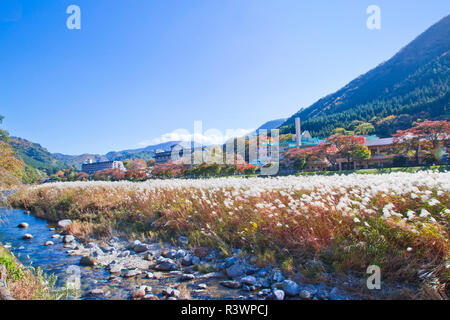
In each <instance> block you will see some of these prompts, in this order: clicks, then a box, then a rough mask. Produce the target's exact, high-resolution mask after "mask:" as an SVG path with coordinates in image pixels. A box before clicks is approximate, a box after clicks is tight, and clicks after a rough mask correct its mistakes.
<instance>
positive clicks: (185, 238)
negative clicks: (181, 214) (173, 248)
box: [178, 236, 189, 245]
mask: <svg viewBox="0 0 450 320" xmlns="http://www.w3.org/2000/svg"><path fill="white" fill-rule="evenodd" d="M178 241H179V242H180V243H181V244H184V245H186V244H188V242H189V239H188V238H187V237H183V236H181V237H179V238H178Z"/></svg>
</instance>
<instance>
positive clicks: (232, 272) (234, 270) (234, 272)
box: [226, 264, 246, 279]
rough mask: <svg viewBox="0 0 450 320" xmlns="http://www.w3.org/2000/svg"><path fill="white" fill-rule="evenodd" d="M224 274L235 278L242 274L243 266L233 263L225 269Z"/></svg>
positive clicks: (243, 271)
mask: <svg viewBox="0 0 450 320" xmlns="http://www.w3.org/2000/svg"><path fill="white" fill-rule="evenodd" d="M226 274H227V276H228V277H229V278H230V279H235V278H239V277H242V276H244V275H245V274H246V273H245V267H244V266H243V265H241V264H233V265H232V266H231V267H229V268H227V269H226Z"/></svg>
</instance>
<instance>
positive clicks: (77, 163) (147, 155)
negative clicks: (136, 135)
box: [53, 141, 180, 169]
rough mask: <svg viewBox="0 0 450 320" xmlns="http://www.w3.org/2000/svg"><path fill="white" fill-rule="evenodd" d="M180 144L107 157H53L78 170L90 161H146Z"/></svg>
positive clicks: (169, 142) (58, 154)
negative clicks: (159, 152)
mask: <svg viewBox="0 0 450 320" xmlns="http://www.w3.org/2000/svg"><path fill="white" fill-rule="evenodd" d="M178 143H180V142H179V141H168V142H163V143H160V144H156V145H153V146H148V147H145V148H139V149H130V150H122V151H111V152H108V153H107V154H105V155H99V154H88V153H86V154H82V155H65V154H61V153H54V154H53V157H54V158H56V159H58V160H59V161H62V162H63V163H64V164H65V165H67V166H73V167H75V168H77V169H79V168H81V164H83V163H85V162H86V161H88V160H92V161H93V162H98V161H122V160H125V159H142V160H145V161H148V160H151V159H153V158H154V156H155V153H156V151H157V150H164V151H166V150H170V147H171V146H173V145H175V144H178Z"/></svg>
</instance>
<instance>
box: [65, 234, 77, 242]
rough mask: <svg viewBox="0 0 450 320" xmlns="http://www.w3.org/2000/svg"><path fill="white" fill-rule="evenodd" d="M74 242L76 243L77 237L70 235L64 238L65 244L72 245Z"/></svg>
mask: <svg viewBox="0 0 450 320" xmlns="http://www.w3.org/2000/svg"><path fill="white" fill-rule="evenodd" d="M74 241H75V237H74V236H72V235H70V234H68V235H65V236H64V238H63V242H64V243H72V242H74Z"/></svg>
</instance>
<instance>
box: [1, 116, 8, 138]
mask: <svg viewBox="0 0 450 320" xmlns="http://www.w3.org/2000/svg"><path fill="white" fill-rule="evenodd" d="M2 121H3V116H2V115H0V124H1V123H2ZM0 141H3V142H5V143H9V141H10V140H9V134H8V131H5V130H3V129H1V128H0Z"/></svg>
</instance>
